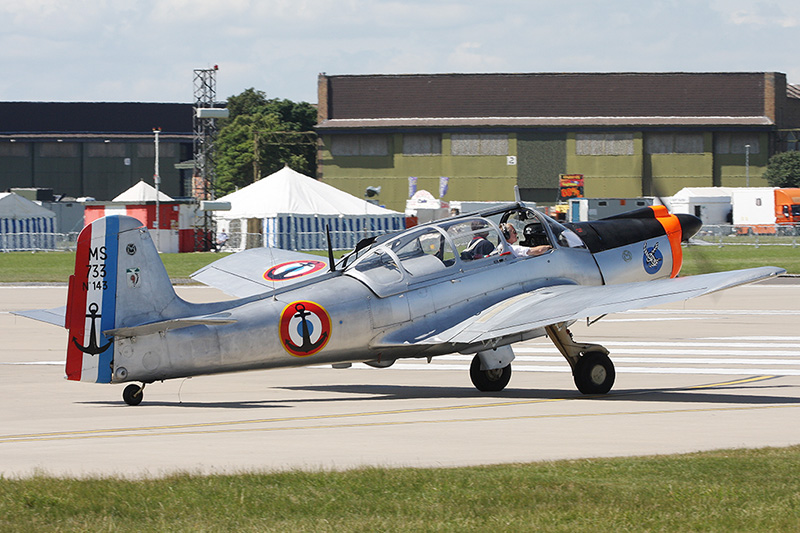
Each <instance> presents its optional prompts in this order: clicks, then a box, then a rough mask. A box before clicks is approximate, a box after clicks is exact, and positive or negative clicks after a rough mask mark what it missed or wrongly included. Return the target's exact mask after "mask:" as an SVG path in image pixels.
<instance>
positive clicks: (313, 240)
mask: <svg viewBox="0 0 800 533" xmlns="http://www.w3.org/2000/svg"><path fill="white" fill-rule="evenodd" d="M218 200H219V201H220V202H230V204H231V209H230V210H229V211H220V212H217V213H215V215H214V216H215V218H216V220H217V226H218V229H219V230H220V231H226V232H228V233H230V240H229V242H228V245H229V247H231V248H232V249H235V250H236V249H243V248H252V247H258V246H274V247H277V248H284V249H289V250H309V249H324V248H325V247H326V246H327V243H326V240H325V239H326V238H325V228H326V226H329V227H330V229H331V235H332V240H333V246H334V248H337V249H342V248H352V247H353V246H355V243H357V242H358V240H359V239H361V238H363V237H364V236H366V235H375V234H379V233H385V232H388V231H396V230H399V229H402V228H403V226H404V225H405V218H404V216H403V215H402V214H401V213H397V212H396V211H391V210H389V209H385V208H383V207H379V206H377V205H374V204H371V203H369V202H367V201H365V200H362V199H360V198H356V197H355V196H353V195H351V194H348V193H346V192H344V191H340V190H339V189H337V188H335V187H331V186H330V185H327V184H325V183H322V182H320V181H317V180H315V179H314V178H310V177H308V176H305V175H303V174H301V173H299V172H296V171H294V170H292V169H290V168H289V167H284V168H282V169H281V170H279V171H278V172H275V173H274V174H270V175H269V176H267V177H265V178H262V179H260V180H258V181H257V182H255V183H253V184H251V185H248V186H247V187H244V188H242V189H240V190H238V191H236V192H234V193H232V194H229V195H227V196H223V197H222V198H219V199H218ZM237 235H246V238H237Z"/></svg>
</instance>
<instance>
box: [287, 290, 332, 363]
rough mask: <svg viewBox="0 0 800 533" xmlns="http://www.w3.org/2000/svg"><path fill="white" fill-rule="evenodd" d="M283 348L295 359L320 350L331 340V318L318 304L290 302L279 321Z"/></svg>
mask: <svg viewBox="0 0 800 533" xmlns="http://www.w3.org/2000/svg"><path fill="white" fill-rule="evenodd" d="M279 330H280V338H281V344H282V345H283V348H284V349H285V350H286V351H287V352H289V353H290V354H291V355H293V356H295V357H308V356H309V355H314V354H315V353H317V352H319V351H320V350H322V349H323V348H324V347H325V345H326V344H327V343H328V341H329V340H330V338H331V317H330V316H329V315H328V312H327V311H326V310H325V308H324V307H322V306H321V305H319V304H316V303H314V302H309V301H299V302H292V303H290V304H289V305H287V306H286V307H284V309H283V311H282V312H281V319H280V326H279Z"/></svg>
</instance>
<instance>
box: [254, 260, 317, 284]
mask: <svg viewBox="0 0 800 533" xmlns="http://www.w3.org/2000/svg"><path fill="white" fill-rule="evenodd" d="M326 266H327V265H326V264H325V263H323V262H322V261H315V260H313V259H311V260H308V261H306V260H304V261H289V262H288V263H281V264H279V265H275V266H274V267H272V268H270V269H269V270H267V271H266V272H264V279H265V280H267V281H288V280H290V279H295V278H299V277H301V276H307V275H308V274H312V273H314V272H318V271H320V270H322V269H323V268H325V267H326Z"/></svg>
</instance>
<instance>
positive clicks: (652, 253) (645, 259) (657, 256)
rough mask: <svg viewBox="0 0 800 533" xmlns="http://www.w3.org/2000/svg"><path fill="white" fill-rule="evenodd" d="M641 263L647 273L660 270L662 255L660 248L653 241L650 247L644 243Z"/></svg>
mask: <svg viewBox="0 0 800 533" xmlns="http://www.w3.org/2000/svg"><path fill="white" fill-rule="evenodd" d="M642 264H643V265H644V271H645V272H647V273H648V274H655V273H656V272H658V271H659V270H661V265H662V264H664V256H663V254H662V253H661V250H659V249H658V243H655V245H653V246H652V247H650V246H647V243H644V253H643V254H642Z"/></svg>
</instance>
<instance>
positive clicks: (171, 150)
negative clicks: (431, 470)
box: [136, 142, 178, 159]
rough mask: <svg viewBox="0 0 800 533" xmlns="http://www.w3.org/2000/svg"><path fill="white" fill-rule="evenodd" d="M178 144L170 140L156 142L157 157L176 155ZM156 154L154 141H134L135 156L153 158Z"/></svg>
mask: <svg viewBox="0 0 800 533" xmlns="http://www.w3.org/2000/svg"><path fill="white" fill-rule="evenodd" d="M177 154H178V145H177V144H175V143H170V142H160V143H158V157H159V159H160V158H162V157H177ZM155 156H156V145H155V143H136V157H143V158H147V159H153V158H154V157H155Z"/></svg>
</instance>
